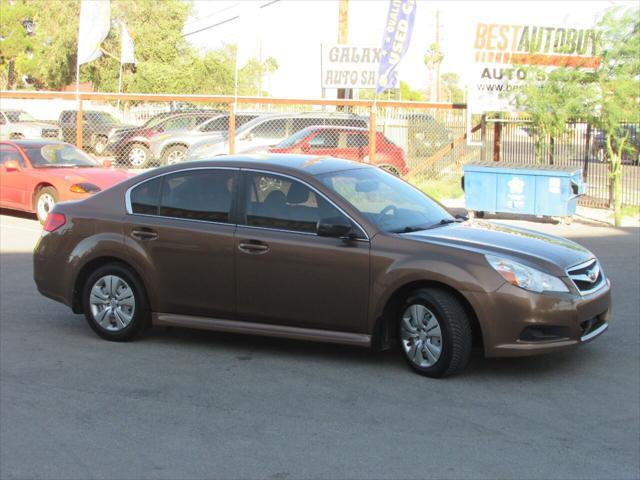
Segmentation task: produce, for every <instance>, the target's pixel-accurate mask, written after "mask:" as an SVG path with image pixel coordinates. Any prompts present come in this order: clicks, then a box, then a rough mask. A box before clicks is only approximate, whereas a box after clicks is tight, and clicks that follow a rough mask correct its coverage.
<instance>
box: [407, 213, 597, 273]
mask: <svg viewBox="0 0 640 480" xmlns="http://www.w3.org/2000/svg"><path fill="white" fill-rule="evenodd" d="M403 236H405V237H407V238H412V239H414V240H422V241H428V242H438V243H444V244H448V245H451V246H456V247H459V248H466V249H469V250H476V251H481V252H482V253H489V254H496V255H508V256H510V257H517V258H520V259H523V260H525V261H526V262H528V263H533V264H540V263H541V261H542V262H545V263H548V264H552V265H555V266H558V267H561V268H562V269H563V270H565V269H567V268H569V267H572V266H574V265H577V264H579V263H582V262H585V261H587V260H589V259H591V258H593V257H594V255H593V254H592V253H591V252H590V251H589V250H587V249H586V248H584V247H582V246H581V245H578V244H577V243H575V242H572V241H571V240H567V239H566V238H562V237H556V236H554V235H547V234H544V233H540V232H536V231H533V230H528V229H524V228H519V227H513V226H510V225H503V224H498V223H492V222H486V221H479V220H469V221H466V222H462V223H454V224H451V225H446V226H442V227H438V228H434V229H431V230H421V231H418V232H412V233H406V234H403Z"/></svg>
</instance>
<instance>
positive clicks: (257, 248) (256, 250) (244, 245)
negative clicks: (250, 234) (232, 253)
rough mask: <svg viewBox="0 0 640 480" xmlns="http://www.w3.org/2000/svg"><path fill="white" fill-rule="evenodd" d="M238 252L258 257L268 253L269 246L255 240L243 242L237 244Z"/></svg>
mask: <svg viewBox="0 0 640 480" xmlns="http://www.w3.org/2000/svg"><path fill="white" fill-rule="evenodd" d="M238 250H240V251H241V252H243V253H248V254H253V255H260V254H263V253H267V252H268V251H269V245H267V244H266V243H262V242H259V241H257V240H245V241H242V242H240V243H239V244H238Z"/></svg>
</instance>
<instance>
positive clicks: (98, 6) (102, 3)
mask: <svg viewBox="0 0 640 480" xmlns="http://www.w3.org/2000/svg"><path fill="white" fill-rule="evenodd" d="M110 28H111V1H110V0H82V1H81V2H80V28H79V30H78V66H80V65H82V64H84V63H89V62H92V61H93V60H95V59H96V58H98V57H99V56H100V55H102V52H101V51H100V44H101V43H102V42H103V41H104V39H105V38H107V35H108V34H109V29H110Z"/></svg>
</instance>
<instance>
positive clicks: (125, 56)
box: [120, 22, 137, 65]
mask: <svg viewBox="0 0 640 480" xmlns="http://www.w3.org/2000/svg"><path fill="white" fill-rule="evenodd" d="M120 63H122V64H125V63H133V64H134V65H135V64H136V63H137V62H136V57H135V53H134V49H133V40H132V39H131V36H130V35H129V31H128V30H127V26H126V25H125V24H124V22H120Z"/></svg>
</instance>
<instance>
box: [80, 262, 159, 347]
mask: <svg viewBox="0 0 640 480" xmlns="http://www.w3.org/2000/svg"><path fill="white" fill-rule="evenodd" d="M82 307H83V310H84V315H85V318H86V319H87V322H88V323H89V326H90V327H91V329H92V330H93V331H94V332H96V333H97V334H98V335H99V336H100V337H102V338H104V339H105V340H111V341H116V342H123V341H129V340H132V339H134V338H135V337H137V336H138V335H139V334H140V333H142V332H143V331H144V330H145V329H146V328H147V327H148V326H149V306H148V302H147V299H146V295H145V292H144V287H143V286H142V284H141V282H140V281H139V280H138V277H137V276H136V275H135V273H133V272H132V271H131V270H130V269H129V268H128V267H126V266H124V265H122V264H118V263H112V264H108V265H104V266H102V267H100V268H98V269H97V270H95V271H94V272H93V273H92V274H91V275H89V277H88V278H87V280H86V282H85V284H84V287H83V292H82Z"/></svg>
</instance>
